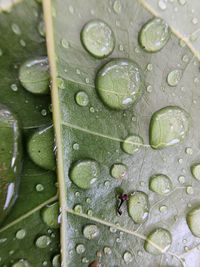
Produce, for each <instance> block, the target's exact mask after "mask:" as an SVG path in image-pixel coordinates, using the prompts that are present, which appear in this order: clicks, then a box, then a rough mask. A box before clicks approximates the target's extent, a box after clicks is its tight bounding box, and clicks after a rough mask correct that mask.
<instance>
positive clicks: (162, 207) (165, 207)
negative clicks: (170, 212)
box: [159, 205, 167, 213]
mask: <svg viewBox="0 0 200 267" xmlns="http://www.w3.org/2000/svg"><path fill="white" fill-rule="evenodd" d="M159 211H160V212H161V213H165V212H167V206H165V205H163V206H160V207H159Z"/></svg>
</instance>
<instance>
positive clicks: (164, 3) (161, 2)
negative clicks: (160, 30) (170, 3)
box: [158, 0, 167, 10]
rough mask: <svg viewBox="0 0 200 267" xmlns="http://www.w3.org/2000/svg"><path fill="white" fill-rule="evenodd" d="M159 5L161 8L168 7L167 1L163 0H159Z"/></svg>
mask: <svg viewBox="0 0 200 267" xmlns="http://www.w3.org/2000/svg"><path fill="white" fill-rule="evenodd" d="M158 7H159V8H160V9H161V10H165V9H166V8H167V4H166V2H165V1H163V0H159V1H158Z"/></svg>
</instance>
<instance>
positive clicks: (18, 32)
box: [0, 0, 60, 266]
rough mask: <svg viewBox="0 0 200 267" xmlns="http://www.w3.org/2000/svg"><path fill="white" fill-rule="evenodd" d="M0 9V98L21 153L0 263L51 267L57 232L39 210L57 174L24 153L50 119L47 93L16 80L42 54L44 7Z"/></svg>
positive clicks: (52, 196) (0, 239)
mask: <svg viewBox="0 0 200 267" xmlns="http://www.w3.org/2000/svg"><path fill="white" fill-rule="evenodd" d="M2 5H3V3H2ZM2 8H3V7H2V6H1V5H0V35H1V38H0V51H1V56H0V70H1V72H0V102H1V104H4V105H6V106H7V107H9V108H10V109H11V110H12V112H13V114H16V115H17V117H18V118H19V120H20V123H21V125H22V132H23V138H22V141H23V147H24V149H23V150H24V152H23V154H24V155H23V171H22V175H21V182H20V187H19V192H18V199H17V201H16V203H15V205H14V207H13V208H12V209H11V211H10V213H9V215H8V216H7V218H6V220H5V221H4V222H3V225H1V228H0V266H18V265H19V264H21V265H20V266H25V265H22V264H23V263H24V264H25V263H26V262H28V263H29V265H28V266H51V264H52V260H53V257H54V256H56V255H58V254H59V253H60V252H59V250H60V249H59V247H60V244H59V230H58V229H57V227H56V229H53V228H51V227H49V225H48V220H47V219H43V214H44V209H45V207H46V206H48V205H49V204H51V203H54V202H56V201H57V188H56V174H55V173H54V172H52V171H48V170H44V169H42V168H40V167H38V166H37V165H35V164H34V163H33V162H32V161H31V160H30V158H29V156H28V155H27V152H26V151H27V142H28V140H29V138H30V136H32V134H33V133H34V132H35V131H37V129H40V127H42V126H45V125H48V126H49V124H51V123H52V119H51V112H50V109H49V108H50V103H51V102H50V95H43V96H38V95H34V94H32V93H30V92H28V91H27V90H25V88H23V86H22V85H21V84H20V82H19V67H20V66H21V65H22V64H23V63H24V62H25V61H26V60H29V59H34V58H35V57H40V56H45V55H46V48H45V39H44V37H42V36H41V35H40V34H39V31H38V25H39V23H40V22H41V17H42V8H41V5H40V4H38V3H37V2H35V1H29V0H28V1H23V2H20V1H16V3H15V2H14V3H13V1H11V2H9V1H7V5H6V6H4V8H3V10H2ZM44 111H45V112H44ZM1 161H2V160H1ZM1 179H2V177H1ZM1 193H2V192H1ZM5 193H6V192H5ZM56 219H57V217H56ZM41 236H45V238H46V237H47V238H46V240H47V241H48V240H50V241H49V242H47V245H43V247H44V246H45V248H39V247H38V246H37V244H38V242H39V241H40V242H41V239H40V240H39V241H37V242H36V240H38V238H39V237H41ZM43 240H45V239H44V238H43ZM23 260H24V261H23ZM17 262H20V263H18V265H15V263H17ZM26 266H27V265H26Z"/></svg>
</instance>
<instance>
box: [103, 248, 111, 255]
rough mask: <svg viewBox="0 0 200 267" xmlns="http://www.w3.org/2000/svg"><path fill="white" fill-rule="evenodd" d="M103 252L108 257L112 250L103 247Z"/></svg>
mask: <svg viewBox="0 0 200 267" xmlns="http://www.w3.org/2000/svg"><path fill="white" fill-rule="evenodd" d="M103 252H104V253H105V254H106V255H110V254H111V253H112V250H111V248H110V247H104V249H103Z"/></svg>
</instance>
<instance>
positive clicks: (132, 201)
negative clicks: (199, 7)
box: [128, 191, 149, 224]
mask: <svg viewBox="0 0 200 267" xmlns="http://www.w3.org/2000/svg"><path fill="white" fill-rule="evenodd" d="M128 213H129V215H130V216H131V218H132V219H133V221H134V222H135V223H138V224H139V223H143V222H144V221H145V220H147V218H148V215H149V201H148V196H147V195H146V194H145V193H144V192H139V191H138V192H134V193H133V194H132V195H131V196H130V197H129V200H128Z"/></svg>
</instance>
